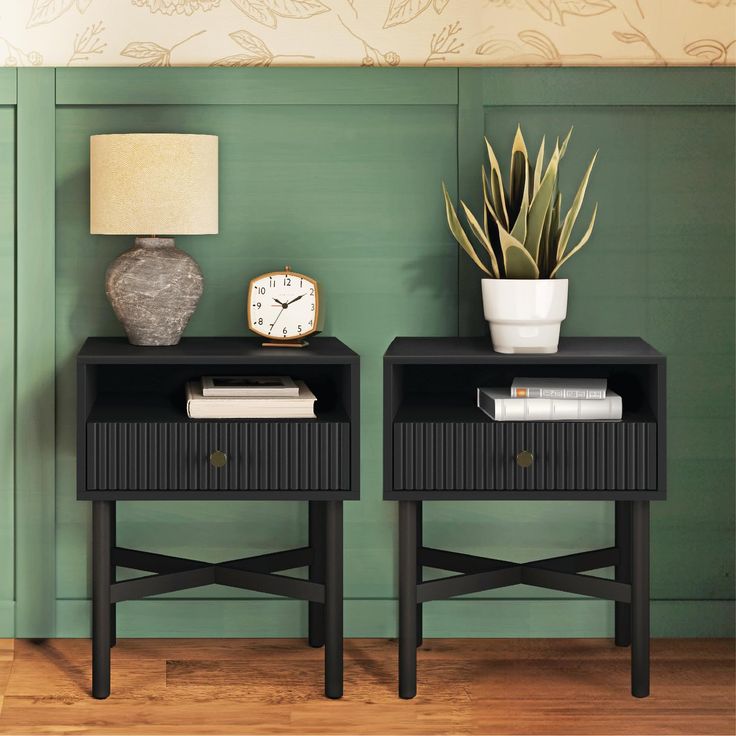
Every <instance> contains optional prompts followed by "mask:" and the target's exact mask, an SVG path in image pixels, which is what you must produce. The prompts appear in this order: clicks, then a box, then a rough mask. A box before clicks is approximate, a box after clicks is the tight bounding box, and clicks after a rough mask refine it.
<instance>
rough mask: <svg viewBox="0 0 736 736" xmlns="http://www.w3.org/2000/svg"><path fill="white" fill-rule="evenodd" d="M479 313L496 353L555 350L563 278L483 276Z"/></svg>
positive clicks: (564, 304)
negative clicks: (481, 305) (484, 321)
mask: <svg viewBox="0 0 736 736" xmlns="http://www.w3.org/2000/svg"><path fill="white" fill-rule="evenodd" d="M481 289H482V293H483V312H484V315H485V318H486V320H488V323H489V326H490V330H491V340H492V342H493V349H494V350H495V351H496V352H497V353H507V354H512V355H513V354H531V353H542V354H548V353H556V352H557V346H558V344H559V342H560V325H561V324H562V320H564V319H565V317H566V316H567V279H483V280H482V282H481Z"/></svg>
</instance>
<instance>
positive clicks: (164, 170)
mask: <svg viewBox="0 0 736 736" xmlns="http://www.w3.org/2000/svg"><path fill="white" fill-rule="evenodd" d="M217 144H218V139H217V136H215V135H185V134H174V133H128V134H123V135H93V136H91V138H90V233H92V234H94V235H135V236H136V238H135V243H134V244H133V247H132V248H130V250H127V251H125V252H124V253H123V254H121V255H120V256H118V258H116V259H115V260H114V261H113V262H112V263H111V264H110V266H109V268H108V269H107V275H106V278H105V290H106V292H107V298H108V299H109V300H110V304H111V305H112V308H113V310H114V311H115V315H116V316H117V318H118V319H119V320H120V322H122V324H123V327H124V328H125V332H126V334H127V335H128V340H129V341H130V342H131V343H132V344H133V345H176V344H177V343H178V342H179V340H180V339H181V334H182V332H183V331H184V328H185V327H186V326H187V323H188V322H189V318H190V317H191V316H192V314H193V312H194V310H195V308H196V307H197V303H198V302H199V298H200V296H201V294H202V281H203V279H202V272H201V271H200V269H199V266H198V265H197V263H196V261H195V260H194V259H193V258H191V257H190V256H189V255H187V254H186V253H184V251H181V250H179V249H178V248H176V246H175V245H174V239H173V238H172V237H160V236H161V235H166V236H171V235H204V234H215V233H217V230H218V218H217V203H218V196H217V183H218V167H217ZM141 236H146V237H141Z"/></svg>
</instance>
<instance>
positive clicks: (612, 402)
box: [478, 394, 623, 422]
mask: <svg viewBox="0 0 736 736" xmlns="http://www.w3.org/2000/svg"><path fill="white" fill-rule="evenodd" d="M478 399H479V400H478V407H479V408H480V409H482V410H483V411H484V412H485V413H486V414H488V416H490V417H491V418H492V419H495V420H496V421H498V422H503V421H515V422H534V421H544V420H552V421H576V420H578V421H588V420H590V421H595V420H610V419H621V417H622V415H623V404H622V401H621V397H620V396H609V397H608V398H606V399H602V400H595V401H590V400H588V399H511V398H509V399H494V398H490V397H488V396H484V395H482V394H481V395H479V397H478Z"/></svg>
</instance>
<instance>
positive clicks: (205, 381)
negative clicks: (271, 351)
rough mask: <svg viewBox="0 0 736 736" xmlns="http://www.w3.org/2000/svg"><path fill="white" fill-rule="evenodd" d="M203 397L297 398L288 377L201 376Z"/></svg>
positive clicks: (296, 389)
mask: <svg viewBox="0 0 736 736" xmlns="http://www.w3.org/2000/svg"><path fill="white" fill-rule="evenodd" d="M202 394H203V395H204V396H279V397H281V396H299V387H298V386H297V385H296V383H294V379H292V378H289V376H202Z"/></svg>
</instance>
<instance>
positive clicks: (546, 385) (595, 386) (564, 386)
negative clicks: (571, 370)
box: [511, 378, 608, 399]
mask: <svg viewBox="0 0 736 736" xmlns="http://www.w3.org/2000/svg"><path fill="white" fill-rule="evenodd" d="M607 383H608V382H607V380H606V379H605V378H514V380H513V382H512V383H511V397H512V398H515V399H605V398H606V385H607Z"/></svg>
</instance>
